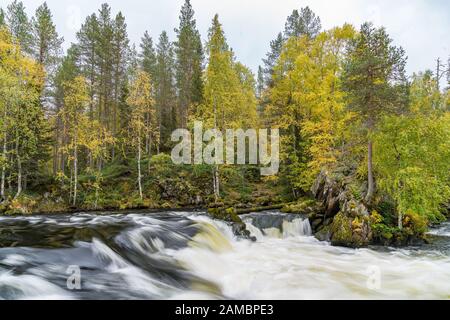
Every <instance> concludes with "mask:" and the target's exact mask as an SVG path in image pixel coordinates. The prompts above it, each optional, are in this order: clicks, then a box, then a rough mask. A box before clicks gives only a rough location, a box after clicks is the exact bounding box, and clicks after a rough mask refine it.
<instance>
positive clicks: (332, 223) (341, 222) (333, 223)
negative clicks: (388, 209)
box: [310, 171, 372, 247]
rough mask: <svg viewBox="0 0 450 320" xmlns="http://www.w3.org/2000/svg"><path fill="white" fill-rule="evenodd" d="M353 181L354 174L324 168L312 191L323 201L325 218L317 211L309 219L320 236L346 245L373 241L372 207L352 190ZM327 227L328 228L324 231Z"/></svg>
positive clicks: (318, 236)
mask: <svg viewBox="0 0 450 320" xmlns="http://www.w3.org/2000/svg"><path fill="white" fill-rule="evenodd" d="M353 181H354V177H352V176H351V175H346V174H345V173H343V172H339V171H337V172H328V171H322V172H321V173H320V175H319V176H318V177H317V179H316V181H315V183H314V185H313V187H312V189H311V191H312V193H313V195H314V197H315V198H316V200H318V201H319V202H320V203H321V205H322V208H323V218H322V222H321V221H319V219H318V218H317V217H320V216H318V215H316V216H315V217H314V219H313V220H312V221H311V220H310V221H311V225H312V228H313V231H314V233H315V235H316V237H317V238H318V239H319V240H323V239H327V240H329V241H331V244H332V245H336V246H345V247H364V246H367V245H368V244H370V243H371V241H372V231H371V228H370V223H369V210H368V209H367V207H366V205H365V204H364V203H363V202H362V201H360V200H358V199H356V198H355V196H354V192H352V191H351V188H350V184H351V183H352V182H353ZM324 227H328V228H326V229H325V230H324V231H322V230H323V229H324ZM319 232H320V233H319Z"/></svg>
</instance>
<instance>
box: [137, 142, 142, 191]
mask: <svg viewBox="0 0 450 320" xmlns="http://www.w3.org/2000/svg"><path fill="white" fill-rule="evenodd" d="M137 163H138V186H139V197H140V198H141V200H142V199H143V196H142V182H141V179H142V176H141V138H140V137H139V138H138V161H137Z"/></svg>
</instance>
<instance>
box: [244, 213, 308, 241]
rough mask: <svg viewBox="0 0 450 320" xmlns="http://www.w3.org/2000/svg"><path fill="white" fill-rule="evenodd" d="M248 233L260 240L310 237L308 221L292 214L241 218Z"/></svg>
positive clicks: (263, 214)
mask: <svg viewBox="0 0 450 320" xmlns="http://www.w3.org/2000/svg"><path fill="white" fill-rule="evenodd" d="M243 220H244V222H245V224H246V226H247V229H248V230H249V231H250V233H251V234H252V235H253V236H254V237H256V239H258V240H261V239H263V237H269V238H280V239H286V238H289V237H299V236H311V235H312V230H311V225H310V224H309V219H308V218H306V217H301V216H300V217H299V216H298V215H292V214H280V213H258V214H249V215H245V216H243Z"/></svg>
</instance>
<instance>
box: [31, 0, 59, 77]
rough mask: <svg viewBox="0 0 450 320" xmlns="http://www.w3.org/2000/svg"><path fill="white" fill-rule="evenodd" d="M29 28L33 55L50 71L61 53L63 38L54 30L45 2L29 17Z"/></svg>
mask: <svg viewBox="0 0 450 320" xmlns="http://www.w3.org/2000/svg"><path fill="white" fill-rule="evenodd" d="M31 28H32V35H33V41H32V49H33V57H34V59H35V60H36V61H37V62H39V63H40V64H41V65H43V66H44V67H45V69H46V70H47V72H50V71H51V68H52V67H54V66H55V65H56V63H57V61H58V57H59V55H60V54H61V45H62V43H63V41H64V39H63V38H60V37H59V35H58V33H57V32H56V27H55V25H54V24H53V18H52V14H51V12H50V9H49V8H48V6H47V3H46V2H44V3H43V4H42V5H40V6H39V7H38V8H37V9H36V13H35V16H34V17H33V18H32V19H31Z"/></svg>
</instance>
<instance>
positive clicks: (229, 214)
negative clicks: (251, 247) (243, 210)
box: [208, 206, 256, 241]
mask: <svg viewBox="0 0 450 320" xmlns="http://www.w3.org/2000/svg"><path fill="white" fill-rule="evenodd" d="M208 214H209V216H211V217H212V218H214V219H218V220H222V221H225V222H228V223H229V224H231V228H232V230H233V233H234V235H235V236H237V237H240V238H244V239H249V240H252V241H256V238H255V237H252V236H251V234H250V231H248V230H247V228H246V226H245V223H244V222H243V221H242V219H241V218H240V217H239V216H238V214H237V211H236V209H235V208H224V207H218V206H213V207H210V208H208Z"/></svg>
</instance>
